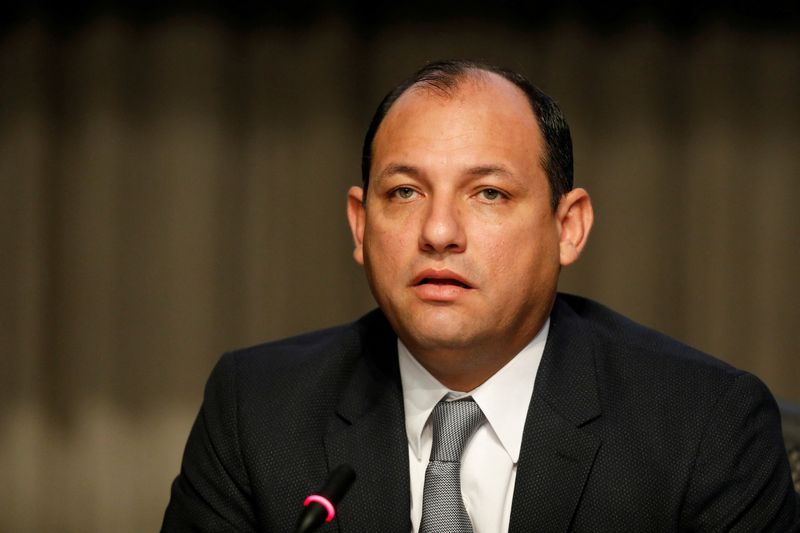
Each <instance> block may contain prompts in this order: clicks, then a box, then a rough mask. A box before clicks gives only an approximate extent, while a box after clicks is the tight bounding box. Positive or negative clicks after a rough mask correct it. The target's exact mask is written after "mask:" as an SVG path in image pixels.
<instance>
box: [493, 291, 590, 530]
mask: <svg viewBox="0 0 800 533" xmlns="http://www.w3.org/2000/svg"><path fill="white" fill-rule="evenodd" d="M550 319H551V323H550V334H549V335H548V339H547V344H546V345H545V350H544V355H543V356H542V363H541V365H540V367H539V372H538V375H537V377H536V384H535V386H534V391H533V398H532V400H531V406H530V409H529V410H528V417H527V419H526V422H525V433H524V436H523V441H522V452H521V454H520V461H519V466H518V470H517V479H516V483H515V489H514V500H513V505H512V510H511V520H510V527H509V531H511V532H517V531H530V530H531V528H533V529H535V530H537V531H567V530H568V529H569V525H570V523H571V521H572V517H573V515H574V513H575V511H576V509H577V507H578V502H579V501H580V497H581V494H582V492H583V487H584V485H585V483H586V480H587V479H588V476H589V473H590V471H591V469H592V466H593V464H594V458H595V456H596V455H597V451H598V449H599V448H600V444H601V440H600V437H599V434H598V433H599V424H600V421H601V419H600V414H601V409H600V402H599V399H598V390H597V381H596V376H595V358H594V353H593V348H592V344H591V336H590V335H591V332H590V331H589V330H588V328H587V326H586V325H585V324H584V323H583V321H582V319H581V318H580V316H578V314H577V313H576V312H575V311H574V310H573V309H572V308H571V307H570V306H569V305H568V304H567V303H566V302H565V301H563V300H562V298H560V297H559V298H556V301H555V304H554V306H553V311H552V313H551V315H550Z"/></svg>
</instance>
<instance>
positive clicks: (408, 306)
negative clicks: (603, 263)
mask: <svg viewBox="0 0 800 533" xmlns="http://www.w3.org/2000/svg"><path fill="white" fill-rule="evenodd" d="M363 155H364V159H363V188H359V187H353V188H352V189H351V190H350V192H349V195H348V208H347V215H348V219H349V222H350V227H351V229H352V233H353V238H354V242H355V252H354V256H355V259H356V261H357V262H358V263H360V264H362V265H363V266H364V269H365V272H366V275H367V280H368V282H369V285H370V288H371V290H372V293H373V295H374V296H375V299H376V300H377V302H378V305H379V307H380V310H378V311H374V312H372V313H370V314H368V315H366V316H365V317H363V318H362V319H360V320H358V321H357V322H355V323H352V324H348V325H345V326H341V327H338V328H333V329H330V330H326V331H321V332H315V333H310V334H307V335H304V336H301V337H296V338H293V339H288V340H284V341H279V342H276V343H271V344H267V345H262V346H257V347H254V348H250V349H247V350H242V351H239V352H234V353H231V354H227V355H226V356H225V357H223V358H222V359H221V361H220V362H219V364H218V365H217V367H216V369H215V370H214V372H213V374H212V376H211V378H210V380H209V383H208V386H207V389H206V394H205V400H204V403H203V407H202V409H201V412H200V415H199V416H198V419H197V421H196V423H195V426H194V428H193V430H192V433H191V435H190V437H189V442H188V444H187V448H186V452H185V456H184V461H183V466H182V469H181V473H180V475H179V476H178V478H177V479H176V480H175V483H174V484H173V488H172V499H171V501H170V504H169V507H168V508H167V512H166V515H165V519H164V529H165V530H167V531H182V530H202V531H229V530H230V531H256V530H258V531H262V530H264V531H291V530H292V527H293V525H294V523H295V521H296V520H297V516H298V514H299V512H300V509H301V506H302V502H303V500H304V498H305V496H306V495H308V494H310V493H313V492H314V491H315V490H316V489H318V487H319V486H320V484H321V483H322V482H323V481H324V480H325V479H326V477H327V476H328V473H329V472H330V471H331V470H332V469H334V468H336V467H337V466H338V465H340V464H349V465H352V466H353V468H354V469H355V471H356V473H357V479H356V481H355V483H354V485H353V487H352V489H351V490H350V492H349V493H348V494H347V496H346V497H345V498H344V500H343V501H342V503H341V505H339V507H338V509H337V514H336V518H335V519H334V520H333V521H332V522H331V523H329V524H326V525H325V526H323V527H322V528H321V529H320V531H323V530H324V531H342V532H373V531H376V532H377V531H381V532H384V531H398V532H408V531H428V532H430V531H436V532H442V531H470V530H474V531H475V532H476V533H489V532H497V531H516V532H520V531H568V530H569V531H675V530H680V531H732V530H733V531H762V530H769V531H785V530H789V529H790V528H791V527H792V525H793V524H795V523H796V521H797V515H798V508H800V506H799V505H798V501H797V495H796V494H795V492H794V491H793V488H792V483H791V477H790V473H789V467H788V463H787V460H786V455H785V452H784V449H783V443H782V439H781V433H780V421H779V418H778V412H777V409H776V406H775V402H774V400H773V399H772V397H771V395H770V394H769V392H768V391H767V389H766V388H765V387H764V385H763V384H761V382H759V381H758V380H757V379H756V378H755V377H753V376H750V375H748V374H746V373H744V372H741V371H738V370H736V369H734V368H731V367H730V366H728V365H726V364H724V363H722V362H720V361H717V360H715V359H712V358H711V357H709V356H706V355H704V354H701V353H699V352H697V351H695V350H692V349H691V348H689V347H686V346H684V345H681V344H680V343H678V342H676V341H674V340H672V339H669V338H667V337H665V336H663V335H660V334H658V333H655V332H653V331H650V330H648V329H646V328H643V327H642V326H639V325H637V324H635V323H633V322H631V321H629V320H627V319H625V318H623V317H621V316H620V315H617V314H615V313H613V312H612V311H610V310H608V309H606V308H604V307H602V306H600V305H599V304H596V303H594V302H591V301H588V300H585V299H581V298H578V297H573V296H565V295H557V293H556V285H557V281H558V274H559V270H560V268H561V267H562V266H567V265H569V264H571V263H573V262H574V261H575V260H576V259H577V258H578V256H579V254H580V252H581V250H582V249H583V247H584V246H585V244H586V240H587V237H588V235H589V231H590V229H591V226H592V220H593V215H592V206H591V202H590V199H589V195H588V194H587V193H586V191H584V190H583V189H579V188H573V187H572V147H571V141H570V136H569V130H568V128H567V125H566V122H565V121H564V119H563V117H562V115H561V112H560V111H559V109H558V107H557V106H556V105H555V103H554V102H553V101H552V100H551V99H550V98H549V97H547V96H546V95H544V94H543V93H541V92H540V91H539V90H538V89H536V88H535V87H533V86H532V85H530V83H529V82H527V81H526V80H525V79H524V78H522V77H521V76H519V75H518V74H515V73H513V72H509V71H506V70H503V69H499V68H496V67H492V66H485V65H479V64H475V63H470V62H439V63H434V64H431V65H428V66H427V67H425V68H423V69H422V70H421V71H420V72H418V73H417V74H415V75H414V76H413V77H412V78H411V79H409V80H408V81H406V82H404V83H403V84H401V85H400V86H398V87H397V88H396V89H395V90H394V91H392V92H391V93H390V94H389V95H388V96H387V97H386V99H385V100H384V101H383V102H382V103H381V105H380V107H379V108H378V111H377V113H376V115H375V118H374V119H373V122H372V124H371V126H370V128H369V131H368V132H367V137H366V140H365V144H364V154H363ZM454 406H455V407H454ZM456 411H457V412H462V411H464V412H465V411H469V412H470V413H472V414H470V415H469V416H470V417H472V418H471V419H470V420H471V422H469V429H458V430H457V431H456V433H459V432H460V433H464V434H466V435H465V436H464V438H463V439H462V440H460V441H459V442H460V443H461V444H459V449H458V451H457V452H456V458H455V460H452V459H447V460H440V458H439V457H438V456H437V455H438V454H439V453H440V452H439V451H438V450H439V448H440V446H441V442H442V441H443V440H447V439H450V438H451V437H450V436H447V437H443V436H442V435H443V434H444V432H446V431H448V429H446V428H447V427H449V426H448V424H451V421H452V420H456V419H455V418H447V417H450V416H451V415H450V414H445V415H442V414H441V413H452V412H456ZM432 413H433V414H432ZM443 417H444V418H443ZM442 420H446V421H445V422H442ZM461 423H462V422H461V421H456V422H452V424H451V425H456V426H458V424H461ZM459 427H460V428H461V427H464V426H459ZM442 462H444V463H447V462H449V463H450V464H449V465H445V466H444V467H442V468H441V470H442V471H444V470H447V469H448V468H450V470H448V471H449V472H451V474H448V475H449V477H446V476H445V477H443V478H435V476H436V475H437V472H440V470H439V467H440V466H441V463H442ZM429 465H430V466H429ZM452 472H455V473H454V474H452ZM445 478H446V482H444V481H441V482H437V481H435V480H436V479H445ZM444 485H446V486H444ZM443 494H444V496H442V495H443ZM453 494H456V496H455V497H453ZM448 506H449V507H448ZM443 517H444V518H443ZM437 520H439V521H438V522H437ZM457 522H458V523H459V524H460V525H458V528H456V526H454V525H453V524H456V523H457Z"/></svg>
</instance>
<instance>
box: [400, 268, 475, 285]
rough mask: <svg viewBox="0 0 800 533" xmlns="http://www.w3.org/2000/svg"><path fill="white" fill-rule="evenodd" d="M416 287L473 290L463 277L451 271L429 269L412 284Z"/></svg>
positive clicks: (420, 274) (421, 273)
mask: <svg viewBox="0 0 800 533" xmlns="http://www.w3.org/2000/svg"><path fill="white" fill-rule="evenodd" d="M412 285H413V286H414V287H422V286H425V285H431V286H439V287H447V286H451V287H459V288H461V289H472V288H473V287H472V285H471V284H470V283H469V282H468V281H467V280H466V279H464V278H463V277H461V276H459V275H458V274H456V273H455V272H451V271H450V270H433V269H428V270H425V271H424V272H420V273H419V274H418V275H417V277H416V278H414V281H413V282H412Z"/></svg>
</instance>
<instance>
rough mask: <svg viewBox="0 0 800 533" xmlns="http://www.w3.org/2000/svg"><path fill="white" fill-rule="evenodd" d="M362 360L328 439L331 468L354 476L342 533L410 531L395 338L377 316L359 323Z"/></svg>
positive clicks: (340, 519)
mask: <svg viewBox="0 0 800 533" xmlns="http://www.w3.org/2000/svg"><path fill="white" fill-rule="evenodd" d="M356 327H357V329H358V334H359V339H360V342H359V349H360V350H361V351H362V354H363V355H362V356H361V357H359V358H358V360H357V362H356V367H355V369H354V373H353V378H352V379H351V381H350V383H349V384H348V386H347V387H346V389H345V391H344V393H343V395H342V398H341V401H340V402H339V405H338V406H337V409H336V415H337V418H336V420H333V421H332V423H331V426H330V428H329V431H328V433H327V435H326V437H325V448H326V451H327V454H328V466H329V468H330V469H333V468H335V467H336V466H338V465H339V464H342V463H347V464H349V465H351V466H352V467H353V469H354V470H355V472H356V481H355V483H354V484H353V487H352V488H351V489H350V493H349V494H348V495H347V496H346V497H345V498H344V500H343V501H342V503H341V504H340V506H339V512H338V518H337V521H338V524H339V528H340V531H341V532H342V533H351V532H361V531H387V532H389V531H398V532H403V533H407V532H408V531H409V530H410V518H409V516H410V511H409V478H408V445H407V441H406V434H405V424H404V417H403V399H402V389H401V385H400V371H399V369H398V364H397V340H396V339H397V338H396V336H395V334H394V332H393V331H392V329H391V328H390V327H389V324H388V322H387V321H386V319H385V318H384V316H383V314H381V313H380V312H379V311H375V312H372V313H370V314H369V315H367V316H366V317H364V318H363V319H361V320H360V321H359V322H357V323H356Z"/></svg>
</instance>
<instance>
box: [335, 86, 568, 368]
mask: <svg viewBox="0 0 800 533" xmlns="http://www.w3.org/2000/svg"><path fill="white" fill-rule="evenodd" d="M542 154H543V140H542V138H541V133H540V131H539V127H538V125H537V123H536V118H535V117H534V115H533V112H532V111H531V107H530V104H529V102H528V100H527V99H526V97H525V95H524V94H523V93H522V92H521V91H520V90H519V89H518V88H517V87H515V86H514V85H513V84H511V83H510V82H508V81H506V80H504V79H503V78H501V77H499V76H496V75H494V74H487V75H486V76H485V77H484V78H482V79H476V80H470V79H468V80H465V81H463V82H462V84H461V86H460V87H459V88H458V89H457V91H456V92H455V94H454V95H452V96H442V95H440V94H437V93H434V92H431V91H429V90H424V89H418V88H412V89H410V90H409V91H407V92H406V93H405V94H403V96H401V97H400V98H399V99H398V100H397V102H395V104H394V105H393V107H392V108H391V109H390V111H389V112H388V114H387V115H386V117H385V119H384V121H383V123H382V125H381V126H380V129H379V130H378V132H377V135H376V136H375V140H374V143H373V159H372V167H371V172H370V185H369V189H368V196H367V199H366V205H365V206H361V204H360V202H359V201H358V200H360V194H361V193H360V191H361V189H359V188H354V189H353V190H351V193H350V199H349V205H348V214H349V217H350V222H351V226H352V229H353V234H354V238H355V241H356V250H355V258H356V260H357V261H358V262H359V263H361V264H363V265H364V267H365V270H366V274H367V278H368V281H369V284H370V287H371V289H372V293H373V295H374V296H375V299H376V300H377V302H378V304H379V305H380V307H381V308H382V309H383V311H384V313H385V314H386V316H387V318H388V319H389V321H390V322H391V324H392V326H393V327H394V329H395V331H396V332H397V334H398V335H399V336H400V338H401V339H402V340H403V342H405V343H406V345H408V346H409V348H410V349H411V350H412V353H416V352H419V351H425V350H427V351H433V352H437V351H438V352H447V351H451V352H452V351H459V350H468V351H472V352H477V353H480V352H486V351H488V350H508V349H513V350H519V349H521V348H522V347H523V346H524V344H525V343H527V342H528V341H529V340H530V339H531V338H532V336H533V335H535V334H536V332H537V331H538V329H539V328H540V327H541V325H542V323H543V321H544V320H545V318H546V316H547V315H548V314H549V311H550V308H551V305H552V301H553V298H554V295H555V291H556V282H557V278H558V273H559V268H560V263H561V262H562V260H561V257H560V241H561V239H562V237H561V234H562V230H561V223H560V220H559V216H558V213H553V211H552V208H551V205H550V188H549V185H548V181H547V177H546V175H545V173H544V171H543V170H542V167H541V160H542ZM514 353H516V352H514Z"/></svg>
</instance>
